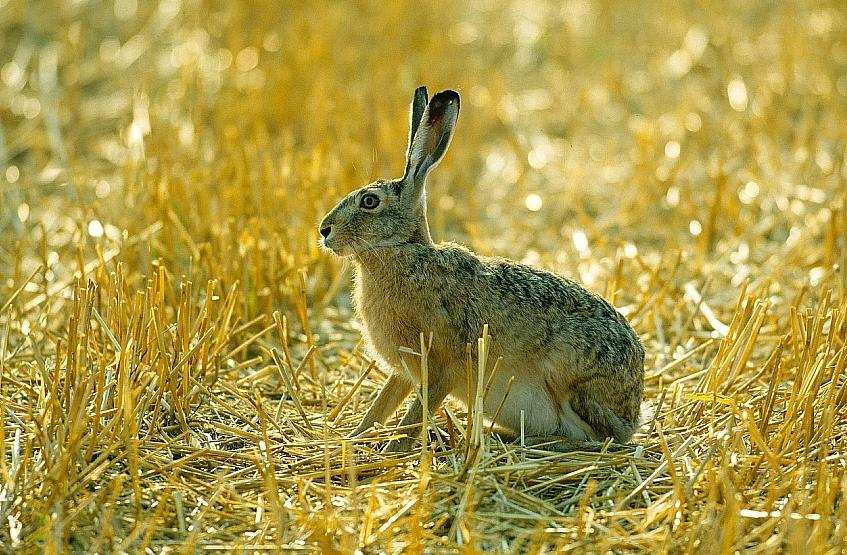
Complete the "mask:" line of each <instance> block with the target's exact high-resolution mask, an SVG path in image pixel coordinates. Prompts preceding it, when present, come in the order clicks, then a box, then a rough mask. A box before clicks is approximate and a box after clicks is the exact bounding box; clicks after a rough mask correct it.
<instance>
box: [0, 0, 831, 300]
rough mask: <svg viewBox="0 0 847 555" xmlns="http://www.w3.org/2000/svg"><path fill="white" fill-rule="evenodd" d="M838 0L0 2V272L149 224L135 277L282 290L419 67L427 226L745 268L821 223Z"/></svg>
mask: <svg viewBox="0 0 847 555" xmlns="http://www.w3.org/2000/svg"><path fill="white" fill-rule="evenodd" d="M841 8H843V6H842V5H841V4H840V3H839V2H829V3H827V2H823V3H814V2H785V3H774V2H770V1H763V2H749V3H745V4H744V5H743V6H739V5H737V4H736V3H733V2H726V3H724V2H706V3H703V2H682V3H680V2H656V3H651V5H650V6H649V7H647V6H644V5H643V4H642V3H640V2H603V1H589V0H573V1H567V2H544V1H516V2H506V3H499V2H486V1H473V2H469V3H465V4H462V5H457V4H454V3H444V4H441V3H438V2H430V1H424V2H416V3H414V4H402V3H401V4H394V3H392V4H391V5H384V4H383V3H381V2H374V3H370V2H352V3H342V2H339V3H336V2H318V3H309V4H308V5H306V4H299V3H278V2H245V3H242V2H205V1H185V2H181V1H179V0H165V1H162V2H138V1H136V0H116V1H115V2H111V1H109V2H100V1H91V2H87V1H63V2H49V1H45V2H38V3H31V2H25V1H15V0H5V1H4V2H3V5H2V8H0V9H2V16H0V25H2V42H0V60H2V68H0V71H1V72H0V124H2V127H0V164H2V168H0V184H2V186H1V187H0V191H1V192H2V195H3V202H2V208H0V210H2V221H0V226H2V234H0V248H1V249H2V250H0V265H1V266H0V267H2V268H5V269H6V270H5V271H4V273H5V274H6V278H7V282H6V283H5V284H2V285H3V286H5V287H9V283H10V281H8V280H11V281H14V282H17V281H19V278H20V277H21V276H22V275H23V274H26V273H27V272H28V270H31V269H33V268H34V267H35V266H36V265H37V264H38V263H42V264H43V265H44V267H45V269H46V272H45V276H44V277H45V279H46V281H47V282H52V281H54V280H62V279H68V278H69V276H70V275H71V273H72V272H73V270H74V269H75V268H76V265H77V258H78V256H79V255H80V254H79V253H80V252H81V253H82V256H84V257H91V256H93V255H94V252H95V249H96V247H98V246H100V247H102V248H103V249H107V248H108V247H109V246H112V245H117V244H121V243H124V242H125V241H126V240H127V238H131V237H135V236H137V235H138V234H140V233H142V232H143V230H145V229H147V228H148V227H149V226H150V225H152V224H154V223H159V224H161V226H162V228H161V229H160V230H159V231H158V232H156V233H155V234H154V235H153V236H151V239H150V242H149V249H148V248H147V247H148V243H146V242H140V246H139V248H138V249H137V250H136V252H135V255H136V256H137V257H138V258H137V259H134V260H133V265H134V266H137V267H138V269H139V271H141V272H142V273H145V272H146V267H147V265H148V264H149V263H150V261H152V260H155V259H160V260H162V261H163V262H165V263H167V265H168V266H169V268H170V269H171V271H173V272H175V273H181V272H182V273H192V274H193V275H194V276H195V277H200V276H202V277H203V278H206V277H217V278H221V279H235V278H242V279H245V280H248V282H249V283H250V284H251V286H254V287H255V289H256V291H255V292H256V295H257V296H256V298H253V299H250V300H249V303H256V304H255V306H253V304H251V305H250V306H251V308H252V311H256V310H259V308H260V307H261V309H262V310H269V309H271V308H273V307H279V305H280V302H281V300H282V299H281V298H280V297H279V295H280V291H279V284H278V283H276V282H274V281H273V280H272V279H271V278H272V277H276V276H273V275H270V274H268V272H269V265H273V264H277V265H280V264H282V265H286V266H290V267H292V268H293V267H296V266H298V265H304V264H318V265H325V264H335V262H330V261H326V260H324V259H323V258H322V257H321V256H319V254H318V253H317V252H316V250H315V239H316V236H315V231H314V227H315V225H314V224H315V222H316V221H317V220H318V219H319V218H320V217H321V215H322V214H323V213H324V212H325V211H326V210H327V209H328V208H330V207H331V206H332V204H333V203H334V202H335V201H336V199H338V198H339V197H341V196H342V195H343V194H345V193H346V192H348V191H349V190H351V189H352V188H354V187H357V186H360V185H362V184H364V183H366V182H367V181H369V180H373V179H376V178H379V177H390V176H394V175H397V174H398V173H400V172H401V171H402V163H403V155H404V144H405V140H406V132H407V130H406V127H407V115H406V110H407V105H408V102H409V99H410V95H411V92H412V90H413V89H414V87H416V86H417V85H419V84H426V85H427V86H428V87H429V88H430V90H431V91H435V90H438V89H439V88H447V87H450V88H454V89H456V90H458V91H459V92H460V93H461V94H462V97H463V99H464V102H463V110H462V114H461V116H460V122H459V128H458V132H457V136H456V140H455V143H454V144H453V145H452V147H451V151H450V153H449V157H448V158H447V160H446V161H445V163H444V164H443V165H442V167H440V168H439V170H438V172H437V173H436V174H434V175H433V177H432V179H431V180H430V219H431V225H432V227H433V232H434V235H435V236H436V238H437V239H440V240H446V239H454V240H458V241H461V242H465V243H467V244H469V245H470V246H472V247H473V248H475V249H478V250H479V251H481V252H483V253H486V254H494V253H498V254H503V255H508V256H511V257H515V258H518V259H525V260H527V261H529V262H532V263H540V264H544V265H546V266H550V267H552V268H554V269H556V270H559V271H562V272H564V273H567V274H571V275H574V276H576V277H578V278H580V279H582V280H584V281H586V282H587V283H588V284H589V285H594V286H595V287H596V288H598V289H601V290H602V289H603V284H602V281H603V278H604V276H606V275H607V274H608V272H609V271H610V270H611V268H612V267H613V266H614V262H613V261H614V260H615V258H616V257H617V256H619V255H622V256H624V257H626V258H629V259H632V258H634V257H635V256H636V255H646V256H652V257H655V256H660V255H661V254H662V253H670V252H671V251H679V252H682V253H684V256H685V257H697V260H698V263H697V265H696V268H697V271H698V272H701V273H708V274H709V275H713V276H714V278H715V279H716V280H717V279H720V280H722V282H725V283H726V284H727V285H729V284H730V283H731V284H732V285H733V286H738V285H739V284H740V283H741V281H743V280H744V279H745V278H747V277H751V275H752V274H755V275H753V276H752V277H754V278H755V277H761V275H762V274H761V272H753V269H754V268H758V267H759V266H760V265H763V264H767V262H768V259H769V258H770V256H771V254H772V253H771V252H770V249H771V247H774V246H776V247H780V248H791V247H792V245H793V244H798V243H803V244H807V245H808V244H809V243H810V241H813V240H814V242H815V243H819V242H821V241H826V240H827V233H828V232H827V230H828V229H829V228H831V227H833V226H834V225H835V224H836V222H837V219H838V217H841V216H840V213H839V214H837V217H833V211H834V210H836V211H837V210H839V208H840V205H839V202H838V201H839V198H840V197H839V196H838V195H839V191H843V185H842V184H843V179H844V175H843V173H844V170H843V161H844V151H845V133H847V132H845V127H844V125H843V122H844V117H845V105H847V103H846V102H845V99H847V40H845V36H847V35H845V13H844V10H842V9H841ZM842 227H843V226H842ZM829 240H830V241H832V240H833V238H832V237H830V239H829ZM769 245H770V246H769ZM199 251H205V253H206V255H207V256H205V257H198V254H199ZM817 252H818V254H817V255H813V254H812V253H811V252H808V251H806V252H799V251H798V252H797V253H796V254H797V256H798V257H799V258H800V259H801V261H802V264H798V265H796V267H791V268H785V267H773V268H769V269H768V270H767V271H768V272H771V271H773V272H777V274H776V275H779V276H782V275H783V273H784V272H787V273H788V274H789V275H786V276H785V277H786V279H788V278H790V280H791V281H792V282H794V281H796V280H800V281H802V282H806V281H808V280H809V278H810V277H811V278H812V279H811V282H812V283H811V285H816V284H819V283H820V282H821V280H822V276H823V275H824V274H827V272H828V271H829V269H830V268H831V265H832V263H834V262H835V260H833V259H832V258H833V256H835V253H836V250H835V249H832V248H830V249H829V250H827V251H820V250H818V251H817ZM127 254H129V253H127ZM236 254H237V256H235V255H236ZM730 258H731V260H730ZM247 260H249V261H250V262H251V264H250V265H251V267H252V268H253V269H252V270H250V269H248V268H247V267H246V265H245V264H243V263H244V262H245V261H247ZM812 270H814V272H813V273H812V276H809V275H808V273H809V272H810V271H812ZM274 271H275V270H274ZM243 272H246V273H250V274H252V275H244V276H242V275H240V274H242V273H243ZM317 279H318V281H320V279H321V278H320V277H318V278H317Z"/></svg>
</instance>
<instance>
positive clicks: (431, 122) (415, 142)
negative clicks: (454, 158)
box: [403, 89, 459, 195]
mask: <svg viewBox="0 0 847 555" xmlns="http://www.w3.org/2000/svg"><path fill="white" fill-rule="evenodd" d="M418 91H420V89H418ZM424 95H425V93H424ZM418 97H419V95H418V93H417V92H416V93H415V103H414V104H413V106H412V121H413V123H412V136H411V139H410V141H409V157H408V160H407V162H406V174H405V175H404V176H403V190H404V193H405V192H406V191H407V190H408V191H410V192H413V193H414V194H415V195H419V194H420V192H421V190H422V189H423V183H424V180H425V179H426V176H427V174H428V173H429V171H430V170H431V169H432V168H434V167H435V165H436V164H438V162H440V161H441V159H442V158H443V157H444V153H445V152H446V151H447V147H448V146H449V145H450V139H451V138H452V137H453V130H454V129H455V127H456V120H457V119H458V117H459V94H458V93H456V92H455V91H450V90H447V91H441V92H440V93H438V94H436V95H435V96H433V97H432V100H430V101H429V105H427V107H426V108H425V109H424V110H423V114H422V115H421V118H420V123H419V124H418V126H417V128H415V125H414V119H415V111H416V108H417V102H418Z"/></svg>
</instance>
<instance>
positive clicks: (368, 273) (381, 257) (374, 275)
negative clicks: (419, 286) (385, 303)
mask: <svg viewBox="0 0 847 555" xmlns="http://www.w3.org/2000/svg"><path fill="white" fill-rule="evenodd" d="M429 248H434V246H433V245H432V243H431V242H430V243H429V244H426V243H423V244H422V243H421V242H409V243H404V244H401V245H396V246H393V247H385V248H381V249H374V250H372V251H367V252H363V253H359V254H357V255H356V257H355V258H354V260H355V262H356V270H357V271H356V273H357V275H358V278H359V279H360V280H362V281H363V282H370V283H372V284H381V285H382V286H389V285H400V284H402V283H403V282H405V281H406V280H407V278H408V277H409V276H410V274H411V272H412V266H413V265H414V264H413V261H414V260H415V259H417V258H419V257H420V255H421V254H422V253H423V251H426V250H427V249H429Z"/></svg>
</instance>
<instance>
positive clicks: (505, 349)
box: [321, 89, 644, 450]
mask: <svg viewBox="0 0 847 555" xmlns="http://www.w3.org/2000/svg"><path fill="white" fill-rule="evenodd" d="M425 98H426V94H425V91H424V92H423V94H421V89H419V90H418V91H416V94H415V101H414V103H413V107H412V114H413V115H412V117H413V121H412V132H411V134H410V138H409V157H408V161H407V174H406V175H405V176H404V177H403V178H402V179H399V180H391V181H378V182H375V183H373V184H371V185H369V186H367V187H364V188H362V189H360V190H358V191H354V192H353V193H351V194H350V195H348V197H347V198H345V199H344V200H342V201H341V202H340V203H339V204H338V206H336V207H335V208H334V209H333V210H332V211H331V212H330V213H329V214H328V215H327V216H326V218H324V221H323V222H322V223H321V230H322V231H321V233H322V234H325V245H326V246H327V247H328V248H330V249H332V250H333V251H334V252H336V253H337V254H341V255H346V256H352V258H353V260H354V263H355V268H356V275H355V289H354V304H355V307H356V310H357V312H358V314H359V316H360V318H361V319H362V321H363V322H364V324H365V339H366V342H367V344H368V346H369V348H370V349H371V351H372V352H373V354H374V355H375V356H376V357H377V358H378V359H379V361H380V362H381V363H382V364H383V365H384V366H385V367H387V368H391V369H393V372H394V373H393V374H392V376H391V378H390V379H389V381H388V382H387V383H386V385H385V386H384V388H383V390H382V391H381V392H380V394H379V396H378V397H377V399H376V401H375V402H374V404H373V405H372V407H371V409H370V410H369V411H368V413H367V414H366V415H365V416H364V418H363V419H362V423H361V425H360V426H359V427H358V428H357V429H356V430H355V432H354V435H360V434H362V433H363V432H365V431H366V430H367V429H368V428H370V427H371V426H372V425H373V424H374V423H376V422H384V421H385V420H386V419H387V418H388V417H389V416H390V415H391V413H393V412H394V410H396V408H397V407H398V406H399V404H400V403H401V402H402V401H403V399H404V398H405V397H406V396H407V395H408V393H409V392H410V391H411V390H412V388H413V387H414V386H415V385H416V384H418V383H419V382H420V360H419V358H418V357H416V356H414V355H410V354H404V353H402V352H401V351H400V350H399V349H400V348H401V347H405V348H407V349H413V350H415V351H418V350H419V349H420V339H419V338H420V334H421V333H422V332H423V333H424V334H426V335H429V333H430V332H432V334H433V342H432V347H431V350H430V351H429V356H428V370H429V391H428V398H429V404H430V407H429V409H430V411H433V410H435V409H436V408H437V407H438V406H439V404H440V403H441V402H442V401H443V400H444V398H445V397H446V396H447V395H451V396H452V397H454V398H456V399H458V400H459V401H461V402H464V403H468V402H469V401H470V399H471V398H472V396H473V392H468V391H467V389H468V388H467V380H466V377H465V360H466V359H465V357H466V355H465V345H466V344H467V343H471V344H473V345H475V344H476V338H477V337H478V336H479V335H480V333H481V330H482V327H483V325H484V324H488V325H489V331H490V334H491V337H492V346H491V350H490V354H489V356H490V360H492V361H493V360H496V359H497V358H498V357H502V361H501V362H500V365H499V370H498V372H497V374H496V376H494V381H493V385H492V388H491V390H490V392H489V394H488V395H487V396H486V398H485V401H484V412H485V414H486V415H487V416H488V417H492V416H493V414H494V413H495V411H496V410H497V407H498V406H499V405H500V403H501V401H502V400H503V398H504V396H505V394H506V390H507V384H508V382H509V379H510V377H511V376H513V375H514V376H515V380H514V383H513V385H512V388H511V391H510V393H509V395H508V397H507V398H506V401H505V402H504V403H503V407H502V409H501V410H500V413H499V415H498V416H497V419H496V422H497V424H498V425H499V426H501V427H503V428H506V429H508V430H512V431H517V430H519V427H520V415H521V412H523V413H524V426H525V433H526V435H527V436H529V437H536V438H538V439H539V441H540V440H541V438H545V439H546V438H548V437H549V436H558V437H562V438H564V440H565V441H564V443H565V444H566V445H568V446H571V447H572V446H574V445H579V444H585V443H591V442H598V441H601V440H603V439H604V438H607V437H611V438H613V439H614V440H615V441H618V442H621V443H623V442H626V441H628V440H629V439H630V438H631V436H632V434H633V432H634V431H635V429H636V427H637V426H638V424H639V411H640V405H641V397H642V391H643V374H644V368H643V367H644V349H643V348H642V346H641V344H640V342H639V340H638V337H637V336H636V334H635V332H634V331H633V330H632V328H631V327H630V326H629V325H628V323H627V322H626V320H625V319H624V317H623V316H622V315H621V314H620V313H618V312H617V311H616V310H615V309H614V308H613V307H612V306H611V305H609V303H607V302H606V301H605V300H604V299H602V298H601V297H599V296H597V295H595V294H593V293H590V292H588V291H586V290H585V289H584V288H582V287H581V286H580V285H578V284H576V283H575V282H573V281H570V280H568V279H565V278H562V277H559V276H556V275H554V274H552V273H550V272H546V271H544V270H540V269H536V268H532V267H529V266H525V265H521V264H518V263H515V262H512V261H510V260H506V259H502V258H487V257H481V256H478V255H476V254H474V253H472V252H471V251H469V250H467V249H465V248H464V247H461V246H459V245H455V244H451V243H442V244H438V245H436V244H434V243H433V242H432V240H431V239H430V234H429V228H428V226H427V221H426V196H425V194H424V183H425V179H426V175H427V173H428V172H429V170H430V169H432V167H434V166H435V165H436V164H437V163H438V161H439V160H440V159H441V157H442V156H443V154H444V151H445V150H446V148H447V145H448V144H449V141H450V138H451V136H452V132H453V128H454V126H455V121H456V118H457V117H458V107H459V98H458V95H457V94H456V93H453V92H452V91H445V92H443V93H439V94H438V95H436V96H435V97H434V98H433V99H432V101H431V102H430V103H429V104H428V105H426V106H425V107H422V106H423V105H422V104H421V102H422V101H423V102H425ZM416 114H418V115H419V116H416ZM415 117H420V120H419V121H420V125H419V126H418V125H417V122H415V121H414V118H415ZM364 194H375V195H377V196H378V197H379V198H380V203H379V206H378V207H377V208H376V209H374V210H365V209H363V208H361V206H360V201H361V197H362V195H364ZM422 412H423V411H422V406H421V402H420V397H419V396H418V397H416V399H415V400H414V401H413V403H412V405H411V407H410V408H409V410H408V412H407V413H406V415H405V416H404V418H403V420H402V422H401V425H404V426H407V425H414V424H418V423H419V422H420V420H421V417H422ZM410 435H411V436H414V430H413V431H412V432H410ZM536 443H537V441H536ZM410 446H411V442H410V441H409V440H405V441H400V442H395V443H393V444H392V445H390V446H389V448H391V449H403V450H405V449H408V448H409V447H410ZM568 448H570V447H568Z"/></svg>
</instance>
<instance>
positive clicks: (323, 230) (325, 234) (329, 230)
mask: <svg viewBox="0 0 847 555" xmlns="http://www.w3.org/2000/svg"><path fill="white" fill-rule="evenodd" d="M330 233H332V226H329V225H328V226H326V227H322V228H321V235H323V238H324V239H326V238H327V237H329V234H330Z"/></svg>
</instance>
